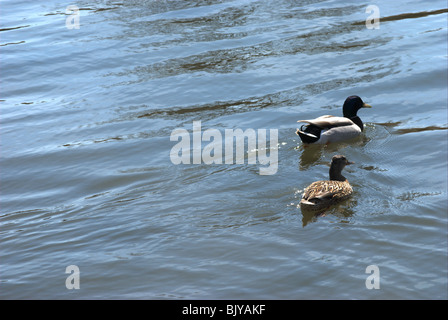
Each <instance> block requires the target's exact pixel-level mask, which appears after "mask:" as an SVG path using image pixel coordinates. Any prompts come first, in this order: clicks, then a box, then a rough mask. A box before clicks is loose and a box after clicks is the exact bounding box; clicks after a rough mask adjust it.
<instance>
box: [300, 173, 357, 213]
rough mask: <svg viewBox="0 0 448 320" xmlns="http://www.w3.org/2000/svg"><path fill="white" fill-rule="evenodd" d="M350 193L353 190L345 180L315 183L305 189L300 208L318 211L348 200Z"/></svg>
mask: <svg viewBox="0 0 448 320" xmlns="http://www.w3.org/2000/svg"><path fill="white" fill-rule="evenodd" d="M352 193H353V189H352V187H351V186H350V184H349V183H348V181H347V180H345V181H336V180H322V181H316V182H313V183H312V184H311V185H310V186H308V187H307V188H306V189H305V192H304V193H303V196H302V200H301V201H300V206H301V207H305V208H308V209H314V210H319V209H322V208H324V207H328V206H330V205H332V204H335V203H337V202H339V201H342V200H344V199H346V198H348V197H349V196H350V195H351V194H352Z"/></svg>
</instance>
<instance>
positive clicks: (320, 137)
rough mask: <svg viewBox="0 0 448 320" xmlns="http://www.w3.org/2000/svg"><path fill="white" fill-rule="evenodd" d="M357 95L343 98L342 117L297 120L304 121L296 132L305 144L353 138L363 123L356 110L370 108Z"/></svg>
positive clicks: (326, 116) (359, 132) (360, 129)
mask: <svg viewBox="0 0 448 320" xmlns="http://www.w3.org/2000/svg"><path fill="white" fill-rule="evenodd" d="M371 107H372V106H371V105H368V104H367V103H364V102H363V101H362V99H361V98H360V97H358V96H350V97H348V98H347V99H345V102H344V106H343V107H342V112H343V117H335V116H329V115H325V116H321V117H319V118H316V119H312V120H299V121H297V122H305V123H308V124H307V125H302V126H301V128H300V129H297V131H296V133H297V134H298V135H299V136H300V139H301V140H302V142H303V143H305V144H326V143H330V142H338V141H342V140H348V139H351V138H355V137H357V136H358V135H360V134H361V132H362V131H363V130H364V124H363V123H362V121H361V119H360V118H359V117H358V115H357V113H358V110H359V109H361V108H371Z"/></svg>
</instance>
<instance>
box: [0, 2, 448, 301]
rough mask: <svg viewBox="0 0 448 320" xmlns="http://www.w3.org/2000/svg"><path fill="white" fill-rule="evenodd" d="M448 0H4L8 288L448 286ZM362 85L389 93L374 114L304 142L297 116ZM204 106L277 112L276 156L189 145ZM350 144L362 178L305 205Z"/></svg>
mask: <svg viewBox="0 0 448 320" xmlns="http://www.w3.org/2000/svg"><path fill="white" fill-rule="evenodd" d="M69 4H73V5H76V6H77V7H78V8H79V14H80V15H79V29H68V28H67V19H68V22H69V25H70V23H71V24H73V23H74V20H73V19H71V18H73V16H71V14H73V12H68V13H66V8H67V6H68V5H69ZM372 4H374V5H376V6H377V7H378V9H379V11H380V21H379V22H380V24H379V26H380V28H379V29H368V28H367V27H366V24H365V21H366V19H367V18H368V17H369V15H370V14H369V13H366V8H367V6H368V5H372ZM447 12H448V10H447V5H446V2H445V1H431V2H428V1H424V2H422V1H409V2H407V3H406V4H403V3H398V2H393V3H391V2H389V1H374V2H373V3H370V2H360V1H337V0H334V1H330V0H328V1H324V0H322V1H313V0H308V1H287V0H281V1H269V0H266V1H261V0H260V1H256V0H247V1H244V0H236V1H218V0H209V1H172V0H165V1H164V0H158V1H155V0H151V1H149V0H147V1H128V0H125V1H120V2H119V1H89V2H87V1H78V2H76V3H61V2H58V1H45V2H44V3H43V2H32V1H16V0H14V1H12V0H2V1H0V17H1V23H0V54H1V58H0V59H1V65H0V77H1V82H0V99H1V101H0V107H1V123H0V130H1V131H0V132H1V136H0V139H1V149H0V152H1V171H0V188H1V189H0V191H1V207H0V208H1V216H0V217H1V219H0V223H1V224H0V226H1V227H0V237H1V238H0V239H1V240H0V241H1V242H0V243H1V245H0V297H1V298H2V299H447V298H448V293H447V292H448V290H447V289H448V285H447V270H448V268H447V211H448V210H447V201H446V198H447V155H448V149H447V128H448V124H447V122H448V121H447ZM353 94H356V95H359V96H361V97H362V98H363V100H364V101H365V102H367V103H369V104H371V105H372V106H373V108H372V109H362V110H361V111H360V112H359V115H360V117H361V118H362V119H363V121H364V123H365V125H366V128H365V131H364V133H363V134H362V136H361V137H359V138H357V139H355V140H354V141H350V142H347V143H340V144H335V145H329V146H323V147H317V148H312V147H311V148H304V147H303V145H302V144H301V142H300V139H299V138H298V136H297V135H296V134H295V130H296V128H297V127H298V124H297V123H296V121H297V120H299V119H310V118H314V117H317V116H320V115H323V114H334V115H340V114H341V113H342V112H341V106H342V103H343V101H344V100H345V98H346V97H347V96H349V95H353ZM194 121H201V125H202V132H204V131H205V130H207V129H216V130H218V131H219V132H221V133H223V134H224V132H225V130H226V129H238V128H241V129H243V130H246V129H253V130H255V131H256V132H259V130H261V129H268V130H269V129H272V130H277V132H278V143H277V144H276V145H272V146H268V149H269V151H270V152H277V153H278V170H277V172H276V173H275V174H272V175H260V174H259V169H260V167H262V165H260V163H256V164H249V163H247V161H246V162H245V163H243V164H238V163H233V164H225V163H224V164H211V165H207V164H204V163H202V164H178V165H175V164H173V163H172V161H171V159H170V152H171V150H172V148H173V146H174V145H175V144H176V142H174V141H171V140H170V136H171V134H172V133H173V131H174V130H176V129H184V130H187V131H188V133H190V134H192V131H193V122H194ZM334 154H344V155H345V156H346V157H347V158H348V159H349V160H350V161H354V162H355V165H353V166H350V167H349V168H347V169H346V170H345V173H344V175H345V176H346V177H347V179H348V180H349V182H350V183H351V185H352V187H353V189H354V194H353V196H352V198H351V199H350V200H348V201H346V202H345V203H343V204H341V205H339V206H337V207H335V208H333V209H331V210H330V211H329V212H327V213H326V214H325V215H324V216H319V217H315V216H309V215H306V214H304V213H302V212H301V210H300V208H299V207H298V203H299V201H300V198H301V194H302V192H303V189H304V188H305V187H306V186H307V185H309V184H310V183H311V182H313V181H316V180H321V179H326V178H327V177H328V165H329V162H330V160H331V157H332V156H333V155H334ZM246 160H247V159H246ZM70 265H76V266H78V268H79V270H80V277H79V283H80V289H68V288H67V287H66V280H67V277H69V276H70V274H67V273H65V271H66V267H67V266H70ZM370 265H375V266H377V267H378V268H379V271H380V275H379V281H380V288H379V289H368V288H367V287H366V280H367V277H368V276H369V274H368V273H366V268H367V267H368V266H370Z"/></svg>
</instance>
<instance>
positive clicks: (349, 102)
mask: <svg viewBox="0 0 448 320" xmlns="http://www.w3.org/2000/svg"><path fill="white" fill-rule="evenodd" d="M361 108H372V106H371V105H368V104H367V103H364V101H362V99H361V98H360V97H358V96H350V97H348V98H347V99H345V102H344V106H343V107H342V112H343V114H344V117H346V118H353V117H356V115H357V113H358V110H359V109H361Z"/></svg>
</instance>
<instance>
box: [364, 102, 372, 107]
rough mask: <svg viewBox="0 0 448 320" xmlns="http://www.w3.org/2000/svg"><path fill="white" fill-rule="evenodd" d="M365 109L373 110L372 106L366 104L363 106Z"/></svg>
mask: <svg viewBox="0 0 448 320" xmlns="http://www.w3.org/2000/svg"><path fill="white" fill-rule="evenodd" d="M362 107H363V108H372V106H371V105H370V104H367V103H364V104H363V105H362Z"/></svg>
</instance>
